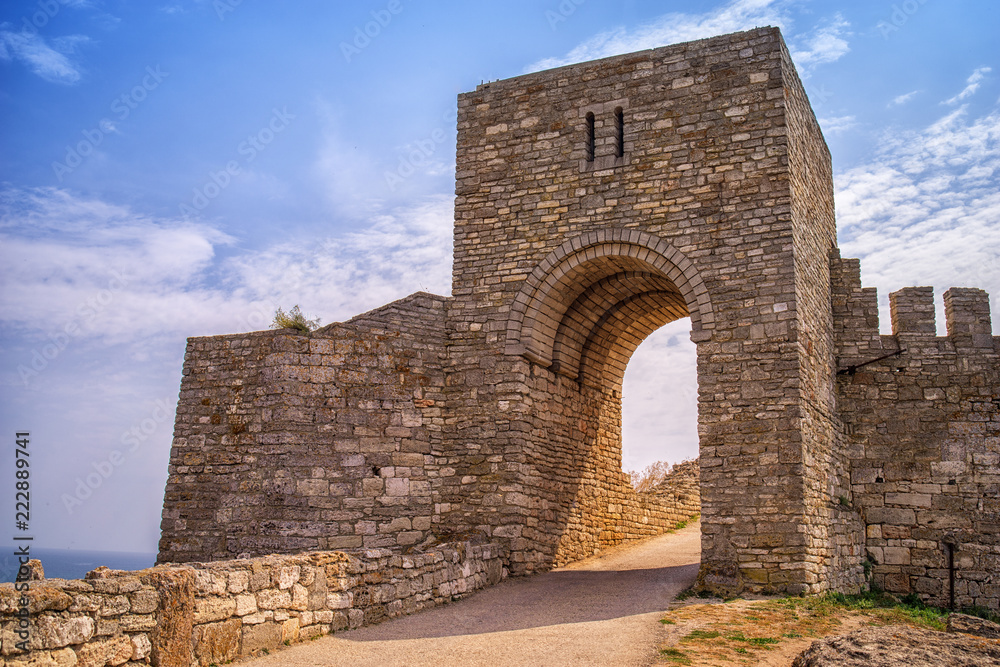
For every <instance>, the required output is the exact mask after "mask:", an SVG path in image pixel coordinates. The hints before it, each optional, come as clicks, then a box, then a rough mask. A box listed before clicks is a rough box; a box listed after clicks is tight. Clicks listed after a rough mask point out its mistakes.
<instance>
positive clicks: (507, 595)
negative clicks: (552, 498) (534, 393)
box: [250, 523, 701, 667]
mask: <svg viewBox="0 0 1000 667" xmlns="http://www.w3.org/2000/svg"><path fill="white" fill-rule="evenodd" d="M700 535H701V527H700V525H699V524H698V523H692V524H691V525H689V526H688V527H686V528H685V529H683V530H681V531H678V532H677V533H675V534H672V535H662V536H660V537H654V538H651V539H649V540H645V541H643V542H640V543H633V544H631V545H627V546H623V547H618V548H616V549H613V550H611V551H609V552H607V553H605V554H602V555H600V556H595V557H592V558H588V559H586V560H583V561H579V562H577V563H573V564H571V565H568V566H566V567H564V568H560V569H558V570H553V571H552V572H548V573H546V574H539V575H535V576H532V577H525V578H517V579H509V580H507V581H505V582H503V583H501V584H499V585H498V586H494V587H493V588H488V589H486V590H482V591H479V592H477V593H475V594H473V595H470V596H469V597H468V598H466V599H464V600H459V601H458V602H454V603H451V604H448V605H444V606H442V607H436V608H434V609H429V610H426V611H422V612H419V613H417V614H413V615H412V616H404V617H401V618H396V619H393V620H390V621H386V622H384V623H381V624H379V625H373V626H369V627H365V628H359V629H357V630H351V631H349V632H339V633H337V634H336V635H333V636H328V637H324V638H322V639H318V640H316V641H312V642H305V643H302V644H296V645H294V646H292V647H290V648H288V649H282V650H279V651H277V652H275V653H273V654H271V655H268V656H265V657H260V658H256V659H253V660H252V661H250V664H251V665H252V666H253V667H272V666H274V667H278V666H280V667H316V666H319V665H322V666H329V667H339V666H341V665H344V666H347V665H350V667H418V666H425V665H426V666H429V667H450V666H451V665H462V666H463V667H466V666H472V665H486V666H489V667H500V666H502V665H517V666H521V665H539V666H542V665H544V667H557V666H562V665H567V666H570V665H572V666H573V667H578V666H579V665H601V666H602V667H619V666H620V667H633V666H637V665H649V664H651V663H652V662H654V661H655V660H656V655H657V653H656V651H657V646H658V644H659V642H660V641H662V638H663V632H664V630H663V627H662V626H661V625H660V623H658V621H659V619H660V617H661V614H662V612H664V611H665V610H666V609H667V607H668V606H669V604H670V602H671V601H672V600H673V598H674V597H675V596H676V595H677V594H678V593H680V592H681V591H682V590H684V589H685V588H687V587H688V586H690V585H691V584H693V583H694V580H695V578H696V577H697V574H698V562H699V557H700V547H701V540H700Z"/></svg>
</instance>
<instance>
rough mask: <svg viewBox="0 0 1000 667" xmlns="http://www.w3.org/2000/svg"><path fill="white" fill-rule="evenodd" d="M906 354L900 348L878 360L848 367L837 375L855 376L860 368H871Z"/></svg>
mask: <svg viewBox="0 0 1000 667" xmlns="http://www.w3.org/2000/svg"><path fill="white" fill-rule="evenodd" d="M904 352H906V350H904V349H903V348H899V349H898V350H896V351H895V352H890V353H889V354H883V355H882V356H881V357H879V358H878V359H872V360H871V361H866V362H864V363H860V364H854V365H853V366H848V367H847V368H842V369H840V370H839V371H837V375H854V374H855V373H856V372H857V370H858V369H859V368H864V367H865V366H869V365H871V364H874V363H876V362H879V361H882V360H884V359H889V358H891V357H898V356H899V355H901V354H903V353H904Z"/></svg>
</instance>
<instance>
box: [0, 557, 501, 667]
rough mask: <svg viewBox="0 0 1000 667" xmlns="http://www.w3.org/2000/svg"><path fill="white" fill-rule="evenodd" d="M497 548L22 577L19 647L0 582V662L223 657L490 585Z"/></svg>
mask: <svg viewBox="0 0 1000 667" xmlns="http://www.w3.org/2000/svg"><path fill="white" fill-rule="evenodd" d="M501 556H502V550H501V549H500V548H498V547H497V545H491V544H473V543H470V542H460V543H455V544H444V545H437V546H435V547H434V548H432V549H428V550H427V551H425V552H422V553H419V554H412V555H400V554H397V553H393V552H391V551H390V550H388V549H366V550H358V551H357V552H353V553H350V554H348V553H343V552H336V551H323V552H306V553H299V554H296V555H294V556H265V557H261V558H253V559H240V560H228V561H216V562H212V563H189V564H185V565H177V566H170V565H161V566H158V567H155V568H150V569H148V570H140V571H137V572H122V571H117V570H109V569H108V568H98V569H97V570H94V571H93V572H90V573H88V574H87V578H86V579H79V580H64V579H45V580H41V581H32V582H30V588H29V591H28V592H27V593H24V594H23V595H24V598H26V602H25V604H24V606H26V607H27V609H28V612H29V621H30V626H31V627H30V632H31V636H30V640H29V647H30V650H29V651H22V650H20V649H18V648H17V643H18V642H19V641H20V639H19V638H18V636H17V635H16V633H15V631H16V630H17V629H18V624H19V619H18V617H17V611H18V610H19V608H20V607H21V606H22V602H21V599H22V593H20V592H18V591H15V590H14V587H13V584H0V665H4V666H6V665H11V666H13V665H81V666H83V665H88V666H89V665H94V666H97V667H100V666H102V665H148V664H153V665H158V666H159V667H189V666H191V665H198V666H200V667H207V666H208V665H213V664H215V665H221V664H224V663H227V662H231V661H232V660H233V659H235V658H237V657H239V656H246V655H252V654H255V653H258V652H260V651H264V650H270V649H275V648H278V647H280V646H281V645H282V644H284V643H291V642H295V641H300V640H306V639H314V638H316V637H319V636H322V635H325V634H329V633H331V632H335V631H338V630H343V629H346V628H357V627H359V626H361V625H368V624H371V623H378V622H379V621H381V620H384V619H386V618H392V617H395V616H399V615H401V614H409V613H412V612H414V611H418V610H420V609H425V608H427V607H432V606H435V605H439V604H443V603H445V602H448V601H450V600H453V599H457V598H460V597H462V596H463V595H465V594H467V593H471V592H473V591H475V590H478V589H480V588H483V587H486V586H491V585H493V584H496V583H498V582H499V581H500V580H501V579H503V578H504V577H505V576H506V572H505V571H504V568H503V563H502V559H501Z"/></svg>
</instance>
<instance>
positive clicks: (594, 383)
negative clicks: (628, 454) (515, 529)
mask: <svg viewBox="0 0 1000 667" xmlns="http://www.w3.org/2000/svg"><path fill="white" fill-rule="evenodd" d="M688 316H690V317H691V321H692V334H693V335H694V334H695V332H698V333H704V332H707V331H708V327H711V326H712V325H713V323H714V314H713V310H712V304H711V299H710V296H709V293H708V290H707V289H706V288H705V285H704V282H703V281H702V279H701V277H700V276H699V275H698V272H697V269H696V268H695V266H694V264H693V263H692V262H691V261H689V260H688V259H687V258H686V257H685V256H684V254H683V253H682V252H680V251H679V250H677V249H676V248H674V247H673V246H672V245H671V244H670V243H668V242H667V241H665V240H663V239H661V238H659V237H657V236H655V235H653V234H649V233H645V232H640V231H636V230H628V229H621V228H618V229H602V230H597V231H592V232H588V233H584V234H581V235H580V236H577V237H574V238H572V239H569V240H567V241H565V242H564V243H563V244H561V245H560V246H559V247H557V248H556V249H554V250H553V251H552V252H550V253H549V254H548V255H547V256H546V257H545V258H544V259H543V260H542V261H541V262H539V264H538V265H537V266H536V267H535V269H534V271H533V272H532V273H531V275H530V276H529V278H528V279H527V280H525V282H524V284H523V286H522V288H521V291H520V292H519V294H518V295H517V296H516V297H515V299H514V305H513V307H512V308H511V314H510V318H509V320H508V322H507V346H506V349H505V352H506V354H508V355H523V356H524V357H525V358H527V359H530V360H531V361H532V363H533V364H535V365H536V366H535V367H534V368H533V375H534V376H535V378H536V380H537V384H538V385H544V390H540V391H539V393H538V394H536V395H542V392H543V391H544V392H545V393H547V394H549V396H550V398H549V400H546V401H545V402H544V403H543V404H542V405H543V407H542V408H541V409H538V410H535V411H534V412H533V413H532V419H533V422H534V424H535V426H536V429H537V430H536V435H537V436H538V437H537V438H536V442H535V447H534V448H533V451H534V454H535V455H534V456H532V457H530V458H529V459H528V461H529V462H530V463H531V465H532V466H534V467H535V469H536V470H537V471H538V472H539V473H540V477H541V478H543V479H547V480H550V481H549V482H548V483H540V484H538V485H537V486H536V487H535V488H534V489H533V490H532V493H533V494H535V495H541V496H542V497H543V499H544V509H545V510H547V511H549V512H552V513H553V514H554V515H555V520H554V521H553V522H552V523H551V524H550V525H551V527H550V528H548V529H547V530H546V531H539V542H540V544H538V545H536V547H537V548H539V550H540V551H541V552H543V553H544V554H545V558H547V559H549V560H551V562H552V563H553V564H556V565H559V564H563V563H565V562H568V561H571V560H574V559H576V558H580V557H582V556H586V555H589V554H591V553H593V552H594V551H597V550H599V549H602V548H605V547H608V546H612V545H615V544H618V543H621V542H624V541H627V540H629V539H635V538H637V537H642V536H651V535H656V534H659V533H660V532H663V531H664V530H665V529H669V528H670V527H672V526H673V525H675V524H676V523H677V522H679V521H682V520H685V519H687V518H688V517H689V516H690V515H692V514H694V513H696V512H697V511H698V510H697V509H696V508H695V506H696V505H697V503H692V502H686V503H678V502H677V500H676V498H670V499H669V500H668V499H667V498H663V497H655V496H642V495H638V494H636V493H635V492H634V491H633V489H632V487H631V484H630V482H629V479H628V477H627V475H625V474H624V473H623V472H622V467H621V456H622V453H621V445H622V438H621V411H622V382H623V379H624V374H625V368H626V366H627V365H628V362H629V359H630V358H631V356H632V353H633V352H634V351H635V349H636V348H637V347H638V346H639V344H640V343H642V341H643V340H644V339H645V338H646V337H647V336H649V335H650V334H651V333H652V332H654V331H655V330H657V329H659V328H660V327H661V326H663V325H665V324H667V323H669V322H672V321H674V320H677V319H680V318H683V317H688ZM695 337H697V336H695ZM554 406H556V407H554ZM553 413H555V414H553ZM563 417H568V420H567V419H563ZM567 421H568V423H567ZM574 422H576V423H574ZM529 484H530V482H529Z"/></svg>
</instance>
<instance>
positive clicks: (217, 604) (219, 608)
mask: <svg viewBox="0 0 1000 667" xmlns="http://www.w3.org/2000/svg"><path fill="white" fill-rule="evenodd" d="M234 614H236V600H235V599H233V598H230V597H225V598H220V597H215V596H212V597H207V598H195V601H194V622H195V623H196V624H199V625H200V624H202V623H211V622H213V621H222V620H225V619H227V618H229V617H230V616H233V615H234Z"/></svg>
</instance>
